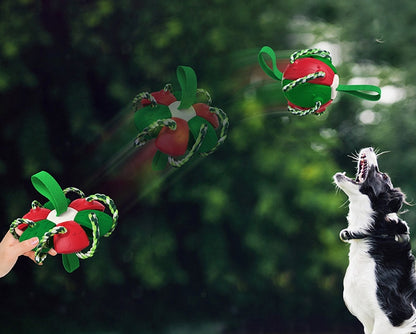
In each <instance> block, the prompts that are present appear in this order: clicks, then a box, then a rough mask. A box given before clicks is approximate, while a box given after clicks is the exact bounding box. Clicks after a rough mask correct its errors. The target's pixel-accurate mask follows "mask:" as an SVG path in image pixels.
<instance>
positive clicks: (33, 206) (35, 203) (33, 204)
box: [31, 200, 43, 209]
mask: <svg viewBox="0 0 416 334" xmlns="http://www.w3.org/2000/svg"><path fill="white" fill-rule="evenodd" d="M42 207H43V205H42V204H40V202H38V201H37V200H34V201H32V204H31V208H32V209H36V208H42Z"/></svg>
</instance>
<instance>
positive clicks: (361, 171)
mask: <svg viewBox="0 0 416 334" xmlns="http://www.w3.org/2000/svg"><path fill="white" fill-rule="evenodd" d="M367 175H368V160H367V155H366V154H365V152H361V153H360V156H359V160H358V167H357V175H356V176H355V182H358V183H363V182H364V181H365V180H366V179H367Z"/></svg>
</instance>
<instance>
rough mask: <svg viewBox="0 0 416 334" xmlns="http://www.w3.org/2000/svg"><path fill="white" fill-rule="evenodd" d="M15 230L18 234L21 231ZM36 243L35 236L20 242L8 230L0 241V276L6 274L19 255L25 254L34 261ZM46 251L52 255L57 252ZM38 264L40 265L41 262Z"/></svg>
mask: <svg viewBox="0 0 416 334" xmlns="http://www.w3.org/2000/svg"><path fill="white" fill-rule="evenodd" d="M16 232H17V233H18V234H21V233H22V231H20V230H19V229H16ZM38 243H39V238H37V237H33V238H31V239H28V240H24V241H22V242H20V241H19V240H18V239H16V238H15V237H13V235H12V234H11V233H10V232H7V233H6V235H5V236H4V238H3V240H2V241H1V242H0V278H1V277H4V276H6V275H7V274H8V273H9V272H10V270H12V268H13V267H14V265H15V264H16V262H17V259H18V258H19V256H21V255H24V256H27V257H29V258H30V259H32V260H33V261H35V252H34V251H33V248H34V247H36V245H37V244H38ZM48 253H49V254H50V255H52V256H55V255H56V254H57V253H56V251H55V250H54V249H51V250H50V251H49V252H48ZM39 264H40V265H41V264H42V263H39Z"/></svg>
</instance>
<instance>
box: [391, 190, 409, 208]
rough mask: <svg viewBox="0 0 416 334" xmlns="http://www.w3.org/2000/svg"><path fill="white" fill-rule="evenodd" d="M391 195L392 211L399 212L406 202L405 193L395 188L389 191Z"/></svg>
mask: <svg viewBox="0 0 416 334" xmlns="http://www.w3.org/2000/svg"><path fill="white" fill-rule="evenodd" d="M389 197H390V198H389V203H388V208H389V210H390V212H398V211H399V210H400V208H401V207H402V205H403V203H404V200H405V196H404V194H403V193H402V192H401V191H400V190H399V189H397V188H394V189H392V190H391V191H390V192H389Z"/></svg>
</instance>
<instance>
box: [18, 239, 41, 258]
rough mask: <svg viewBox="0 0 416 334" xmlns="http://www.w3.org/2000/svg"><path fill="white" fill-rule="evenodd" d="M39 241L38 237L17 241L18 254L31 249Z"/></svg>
mask: <svg viewBox="0 0 416 334" xmlns="http://www.w3.org/2000/svg"><path fill="white" fill-rule="evenodd" d="M38 243H39V238H38V237H33V238H30V239H27V240H25V241H22V242H20V243H19V248H18V251H19V255H23V254H24V253H26V252H29V251H31V250H32V249H33V248H34V247H35V246H36V245H37V244H38Z"/></svg>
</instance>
